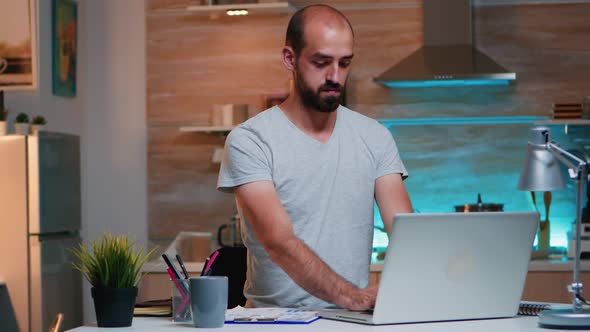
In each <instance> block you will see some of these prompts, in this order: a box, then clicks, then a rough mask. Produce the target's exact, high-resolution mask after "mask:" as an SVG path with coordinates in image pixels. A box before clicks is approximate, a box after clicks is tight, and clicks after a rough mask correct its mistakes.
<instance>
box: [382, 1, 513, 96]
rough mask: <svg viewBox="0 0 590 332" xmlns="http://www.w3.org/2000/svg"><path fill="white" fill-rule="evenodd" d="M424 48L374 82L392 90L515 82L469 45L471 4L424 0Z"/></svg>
mask: <svg viewBox="0 0 590 332" xmlns="http://www.w3.org/2000/svg"><path fill="white" fill-rule="evenodd" d="M422 8H423V9H422V12H423V17H422V22H423V40H424V46H422V47H421V48H420V49H418V50H417V51H415V52H414V53H412V54H410V55H409V56H408V57H407V58H405V59H403V60H402V61H400V62H399V63H398V64H396V65H394V66H393V67H391V68H390V69H389V70H387V71H385V72H384V73H383V74H381V75H379V76H378V77H375V78H374V79H373V80H374V81H375V82H377V83H380V84H383V85H385V86H388V87H391V88H398V87H429V86H457V85H459V86H460V85H505V84H509V82H510V81H513V80H515V79H516V74H515V73H513V72H510V71H508V70H506V69H505V68H503V67H502V66H500V65H499V64H498V63H496V62H495V61H494V60H492V59H491V58H490V57H488V56H487V55H485V54H484V53H483V52H481V51H479V50H477V49H476V48H475V47H474V46H473V43H472V40H473V34H472V26H473V22H472V8H471V1H470V0H445V1H440V0H424V1H423V7H422Z"/></svg>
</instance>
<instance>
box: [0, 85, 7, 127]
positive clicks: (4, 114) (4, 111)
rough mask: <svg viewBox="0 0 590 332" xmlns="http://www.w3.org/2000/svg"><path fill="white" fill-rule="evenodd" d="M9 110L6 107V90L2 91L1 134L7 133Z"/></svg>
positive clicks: (0, 104) (0, 93) (0, 110)
mask: <svg viewBox="0 0 590 332" xmlns="http://www.w3.org/2000/svg"><path fill="white" fill-rule="evenodd" d="M7 117H8V110H7V109H6V108H4V91H0V136H4V135H6V118H7Z"/></svg>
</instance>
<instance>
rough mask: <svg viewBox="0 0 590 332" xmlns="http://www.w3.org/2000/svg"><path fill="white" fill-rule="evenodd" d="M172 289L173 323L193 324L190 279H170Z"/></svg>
mask: <svg viewBox="0 0 590 332" xmlns="http://www.w3.org/2000/svg"><path fill="white" fill-rule="evenodd" d="M170 286H171V287H172V321H173V322H192V319H193V318H192V316H191V296H190V291H189V282H188V279H170Z"/></svg>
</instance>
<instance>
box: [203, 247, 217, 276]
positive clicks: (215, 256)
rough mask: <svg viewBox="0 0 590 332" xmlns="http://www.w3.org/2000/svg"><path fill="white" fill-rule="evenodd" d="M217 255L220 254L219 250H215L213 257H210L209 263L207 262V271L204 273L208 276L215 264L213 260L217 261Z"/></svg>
mask: <svg viewBox="0 0 590 332" xmlns="http://www.w3.org/2000/svg"><path fill="white" fill-rule="evenodd" d="M217 255H219V251H216V252H214V253H213V254H212V255H211V257H210V258H209V261H208V262H207V264H205V273H204V275H206V276H208V275H210V274H211V265H213V262H214V261H215V258H217Z"/></svg>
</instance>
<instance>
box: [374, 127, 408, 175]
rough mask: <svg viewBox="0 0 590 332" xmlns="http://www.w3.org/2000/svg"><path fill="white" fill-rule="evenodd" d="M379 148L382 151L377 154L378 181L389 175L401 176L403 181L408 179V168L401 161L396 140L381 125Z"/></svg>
mask: <svg viewBox="0 0 590 332" xmlns="http://www.w3.org/2000/svg"><path fill="white" fill-rule="evenodd" d="M379 126H380V129H379V131H378V132H379V136H380V139H379V142H381V144H380V145H379V148H380V150H381V151H379V152H380V153H378V154H377V156H378V160H377V172H376V177H375V178H376V179H377V178H379V177H381V176H384V175H387V174H395V173H397V174H401V176H402V179H404V180H405V179H406V178H407V177H408V172H407V171H406V167H405V166H404V163H403V162H402V160H401V157H400V154H399V151H398V149H397V145H396V144H395V140H394V139H393V136H392V135H391V132H390V131H389V130H388V129H387V128H385V127H384V126H383V125H381V124H379Z"/></svg>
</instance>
